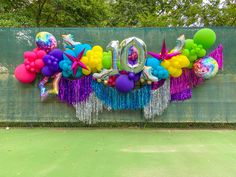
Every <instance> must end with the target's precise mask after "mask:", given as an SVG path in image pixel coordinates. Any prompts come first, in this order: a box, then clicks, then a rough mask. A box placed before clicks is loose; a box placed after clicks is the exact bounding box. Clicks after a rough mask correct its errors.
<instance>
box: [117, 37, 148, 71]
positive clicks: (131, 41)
mask: <svg viewBox="0 0 236 177" xmlns="http://www.w3.org/2000/svg"><path fill="white" fill-rule="evenodd" d="M131 46H134V47H135V48H136V49H137V50H138V59H137V63H136V64H134V65H132V64H130V63H129V61H128V57H129V48H130V47H131ZM146 55H147V48H146V44H145V43H144V42H143V41H142V40H141V39H139V38H136V37H130V38H127V39H125V40H123V41H122V42H121V44H120V62H121V66H122V69H123V70H125V71H129V72H133V73H139V72H141V71H142V70H143V68H144V65H145V62H146Z"/></svg>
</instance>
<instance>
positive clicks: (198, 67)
mask: <svg viewBox="0 0 236 177" xmlns="http://www.w3.org/2000/svg"><path fill="white" fill-rule="evenodd" d="M218 69H219V67H218V63H217V62H216V60H215V59H213V58H211V57H207V58H202V59H200V60H198V61H196V62H195V63H194V64H193V70H194V72H195V73H196V75H197V76H198V77H202V78H204V79H209V78H211V77H214V76H215V75H216V73H217V72H218Z"/></svg>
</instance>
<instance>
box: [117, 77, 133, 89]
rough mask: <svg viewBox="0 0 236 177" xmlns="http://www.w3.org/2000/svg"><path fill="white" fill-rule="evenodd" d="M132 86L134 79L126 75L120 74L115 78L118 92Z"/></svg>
mask: <svg viewBox="0 0 236 177" xmlns="http://www.w3.org/2000/svg"><path fill="white" fill-rule="evenodd" d="M133 88H134V81H133V80H130V79H129V77H128V76H127V75H120V76H119V77H118V78H117V79H116V89H117V90H118V91H120V92H123V93H127V92H129V91H131V90H132V89H133Z"/></svg>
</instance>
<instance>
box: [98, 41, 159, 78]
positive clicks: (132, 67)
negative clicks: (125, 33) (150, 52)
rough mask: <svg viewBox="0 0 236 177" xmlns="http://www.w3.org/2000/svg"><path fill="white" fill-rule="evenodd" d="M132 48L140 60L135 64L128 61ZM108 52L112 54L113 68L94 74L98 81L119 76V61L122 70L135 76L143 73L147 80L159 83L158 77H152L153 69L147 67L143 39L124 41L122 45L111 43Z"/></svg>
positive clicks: (117, 42)
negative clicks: (135, 50) (151, 70)
mask: <svg viewBox="0 0 236 177" xmlns="http://www.w3.org/2000/svg"><path fill="white" fill-rule="evenodd" d="M132 46H133V47H135V48H136V49H137V51H138V58H137V62H136V63H135V64H131V63H129V61H128V57H129V49H130V48H131V47H132ZM107 50H110V51H111V52H112V66H111V69H103V71H102V72H100V73H94V74H93V77H94V78H96V79H97V80H98V81H102V80H106V79H107V78H108V77H109V76H112V75H116V74H118V73H119V71H118V62H119V61H120V64H121V68H122V70H125V71H128V72H132V73H135V74H137V73H139V72H141V71H143V72H144V73H143V75H142V76H143V78H145V80H151V81H158V79H157V78H156V77H154V76H152V75H151V72H150V69H151V68H149V67H145V63H146V56H147V49H146V44H145V43H144V42H143V41H142V40H141V39H139V38H137V37H130V38H127V39H124V40H123V41H122V42H121V43H120V44H119V41H111V42H110V43H109V44H108V46H107Z"/></svg>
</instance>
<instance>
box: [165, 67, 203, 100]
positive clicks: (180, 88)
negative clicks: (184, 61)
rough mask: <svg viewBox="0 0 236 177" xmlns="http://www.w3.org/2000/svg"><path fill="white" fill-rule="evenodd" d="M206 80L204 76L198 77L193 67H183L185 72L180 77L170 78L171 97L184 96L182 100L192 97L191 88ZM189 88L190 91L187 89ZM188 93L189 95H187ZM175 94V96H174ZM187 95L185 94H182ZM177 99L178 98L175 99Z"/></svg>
mask: <svg viewBox="0 0 236 177" xmlns="http://www.w3.org/2000/svg"><path fill="white" fill-rule="evenodd" d="M203 81H204V79H203V78H200V77H197V76H196V74H195V73H194V71H193V70H192V69H183V74H182V75H181V76H180V77H177V78H173V77H171V79H170V93H171V98H172V97H173V98H176V97H177V96H176V95H178V98H179V100H180V98H181V97H182V98H183V99H182V100H186V99H187V98H191V96H192V92H191V89H192V88H193V87H196V86H198V85H200V84H202V83H203ZM187 90H188V91H187ZM186 94H188V96H186ZM172 95H173V96H172ZM181 95H185V96H181ZM174 100H176V99H174Z"/></svg>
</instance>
